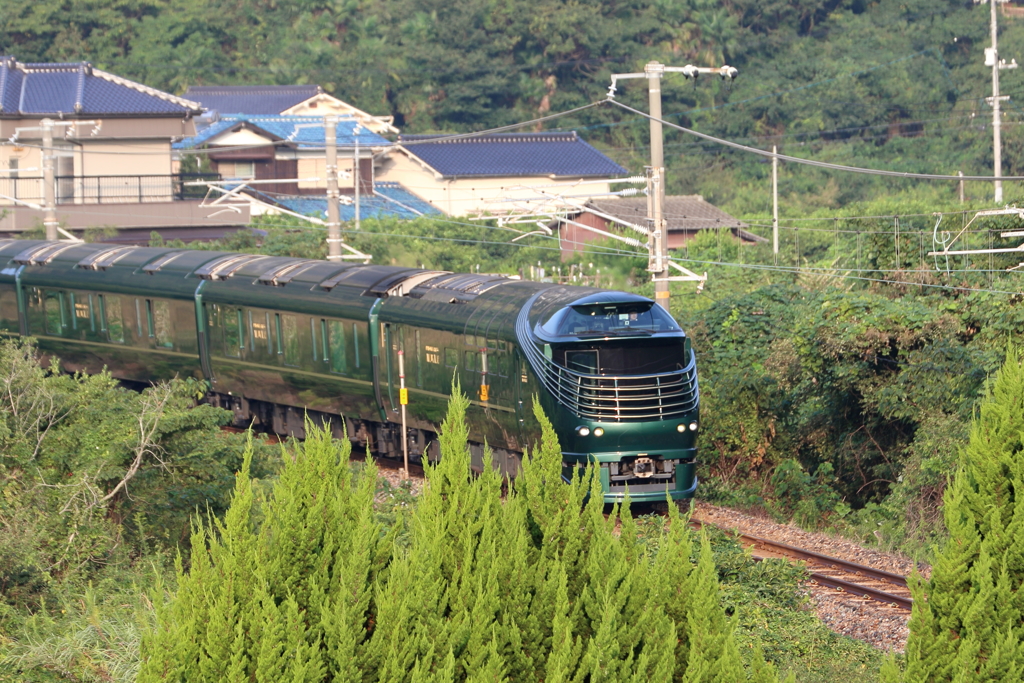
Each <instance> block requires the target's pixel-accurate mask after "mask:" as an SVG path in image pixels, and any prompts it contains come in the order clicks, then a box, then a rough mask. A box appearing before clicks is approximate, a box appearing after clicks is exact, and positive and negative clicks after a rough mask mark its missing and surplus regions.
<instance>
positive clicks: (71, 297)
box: [68, 292, 89, 330]
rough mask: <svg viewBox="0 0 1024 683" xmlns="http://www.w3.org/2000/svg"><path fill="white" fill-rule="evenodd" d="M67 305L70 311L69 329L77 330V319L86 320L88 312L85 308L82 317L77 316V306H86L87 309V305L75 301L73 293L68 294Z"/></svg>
mask: <svg viewBox="0 0 1024 683" xmlns="http://www.w3.org/2000/svg"><path fill="white" fill-rule="evenodd" d="M68 305H69V307H70V309H71V329H72V330H77V329H78V319H79V317H83V318H88V317H89V310H88V308H86V311H85V315H84V316H79V315H78V307H79V306H86V307H87V306H88V305H87V304H83V303H82V302H81V301H75V293H74V292H68Z"/></svg>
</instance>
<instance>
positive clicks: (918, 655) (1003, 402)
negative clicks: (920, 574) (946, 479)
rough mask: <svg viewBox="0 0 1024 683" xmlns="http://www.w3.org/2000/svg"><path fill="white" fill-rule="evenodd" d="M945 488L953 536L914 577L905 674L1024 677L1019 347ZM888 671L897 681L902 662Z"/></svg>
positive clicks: (1022, 376) (1023, 410)
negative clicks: (925, 573) (926, 571)
mask: <svg viewBox="0 0 1024 683" xmlns="http://www.w3.org/2000/svg"><path fill="white" fill-rule="evenodd" d="M960 461H961V462H960V467H959V468H958V470H957V472H956V473H955V475H954V476H953V479H952V481H951V483H950V486H949V487H948V488H947V490H946V492H945V497H944V502H945V506H944V509H943V516H944V519H945V522H946V527H947V529H948V530H949V540H948V541H947V542H946V543H945V545H944V547H943V548H942V551H941V553H940V554H939V555H938V557H937V558H936V561H935V564H934V566H933V567H932V574H931V578H930V580H928V581H923V580H921V579H919V578H918V579H917V580H915V581H912V582H911V589H912V591H913V594H914V610H913V615H912V617H911V621H910V637H909V639H908V641H907V649H906V672H905V674H904V675H903V676H904V678H905V680H907V681H911V682H913V683H917V682H918V681H928V682H935V683H939V682H943V681H965V682H966V681H971V682H974V681H979V682H981V681H1011V680H1021V679H1022V678H1024V622H1022V616H1024V590H1022V589H1021V587H1022V584H1024V369H1022V367H1021V357H1020V354H1019V352H1018V351H1017V350H1016V349H1012V348H1011V349H1010V350H1009V352H1008V354H1007V357H1006V362H1005V363H1004V364H1003V366H1002V368H1001V369H1000V371H999V372H998V374H997V375H996V377H995V379H994V381H993V382H992V384H991V386H990V389H989V392H988V395H987V396H986V398H985V400H984V401H983V402H982V404H981V406H980V409H979V413H978V416H977V419H975V421H974V424H973V425H972V427H971V436H970V441H969V443H968V445H967V447H966V448H965V449H964V452H963V453H962V455H961V458H960ZM884 673H885V676H884V678H885V679H886V680H889V681H895V680H897V679H898V678H899V674H898V672H897V671H896V669H895V667H892V666H889V667H887V669H886V670H885V672H884Z"/></svg>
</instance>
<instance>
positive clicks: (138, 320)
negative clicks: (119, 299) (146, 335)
mask: <svg viewBox="0 0 1024 683" xmlns="http://www.w3.org/2000/svg"><path fill="white" fill-rule="evenodd" d="M135 329H136V331H137V332H138V333H139V336H138V338H139V339H142V305H141V304H140V303H139V300H138V299H136V300H135Z"/></svg>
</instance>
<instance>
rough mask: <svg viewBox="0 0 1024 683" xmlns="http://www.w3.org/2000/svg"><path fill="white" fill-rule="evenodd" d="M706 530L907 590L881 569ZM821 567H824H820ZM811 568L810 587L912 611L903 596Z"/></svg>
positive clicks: (697, 524) (698, 523) (897, 576)
mask: <svg viewBox="0 0 1024 683" xmlns="http://www.w3.org/2000/svg"><path fill="white" fill-rule="evenodd" d="M690 524H691V525H692V526H694V527H696V528H701V527H703V526H704V525H705V522H702V521H700V520H696V519H694V520H690ZM707 525H708V526H712V527H714V528H716V529H719V530H721V531H723V532H725V533H727V534H731V535H733V536H734V537H735V538H736V539H737V540H738V541H739V542H740V543H742V544H743V545H744V546H746V547H748V548H751V549H752V550H754V549H761V550H764V551H766V552H768V553H773V554H774V555H775V556H782V557H784V558H788V559H795V560H802V561H805V562H807V563H808V564H809V565H817V566H818V568H819V569H826V570H836V571H841V572H844V573H846V574H851V575H853V576H856V577H863V578H865V579H867V580H870V581H879V582H882V583H887V584H890V585H892V586H894V587H897V588H904V589H906V588H907V578H906V577H905V576H901V575H900V574H894V573H892V572H887V571H885V570H882V569H875V568H874V567H868V566H865V565H862V564H858V563H857V562H850V561H848V560H841V559H839V558H837V557H831V556H829V555H823V554H821V553H818V552H814V551H813V550H806V549H804V548H798V547H796V546H792V545H789V544H787V543H780V542H778V541H770V540H768V539H766V538H760V537H758V536H752V535H750V534H745V533H740V532H735V531H733V530H731V529H726V528H722V527H719V526H718V525H715V524H710V523H707ZM771 556H772V555H761V556H758V555H757V554H756V553H755V559H758V560H760V559H765V558H766V557H771ZM822 565H824V566H823V567H822ZM814 569H815V567H814V566H808V574H809V577H810V579H811V581H812V582H813V583H816V584H818V585H820V586H826V587H828V588H834V589H836V590H840V591H843V592H844V593H849V594H850V595H854V596H857V597H863V598H867V599H870V600H875V601H877V602H884V603H886V604H889V605H893V606H894V607H899V608H901V609H906V610H909V609H912V608H913V606H914V601H913V599H911V598H908V597H906V596H903V595H896V594H893V593H889V592H887V591H883V590H881V589H878V588H874V587H872V586H866V585H864V584H861V583H856V582H854V581H847V580H845V579H840V578H836V577H835V576H831V575H829V574H825V573H822V572H821V571H814Z"/></svg>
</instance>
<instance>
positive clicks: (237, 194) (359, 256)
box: [187, 180, 373, 263]
mask: <svg viewBox="0 0 1024 683" xmlns="http://www.w3.org/2000/svg"><path fill="white" fill-rule="evenodd" d="M271 182H289V181H281V180H273V181H271ZM187 184H189V185H206V186H207V187H208V189H207V192H206V196H205V197H204V198H203V201H202V202H200V203H199V208H201V209H211V208H217V209H222V210H223V209H236V210H237V207H238V206H246V205H248V206H249V207H250V209H252V208H258V209H260V211H261V212H262V213H271V214H273V213H277V214H283V215H285V216H292V217H294V218H299V219H302V220H304V221H306V222H308V223H312V224H313V225H318V226H327V221H324V220H322V219H320V218H317V217H315V216H305V215H303V214H301V213H297V212H295V211H289V210H288V209H285V208H284V207H280V206H276V205H274V204H270V203H268V202H264V201H262V200H260V199H257V198H256V197H253V196H252V195H249V194H243V193H242V190H244V189H245V188H246V186H247V185H248V182H246V183H240V184H238V185H236V186H235V187H230V188H228V187H222V185H223V181H209V182H201V181H200V182H195V183H187ZM215 192H216V193H220V196H218V197H217V198H216V199H214V200H213V201H209V202H208V201H207V200H209V199H210V196H211V193H215ZM227 200H235V201H236V202H237V203H236V204H228V203H227ZM211 215H214V214H211ZM335 239H336V240H337V242H334V241H333V240H335ZM326 241H327V245H328V247H330V246H331V245H332V244H333V245H334V246H336V247H340V249H344V250H345V251H347V252H349V253H348V254H341V253H339V254H338V256H337V258H338V259H342V260H352V261H362V262H363V263H369V262H370V261H371V260H372V259H373V255H372V254H366V253H363V252H362V251H360V250H358V249H356V248H355V247H353V246H351V245H349V244H347V243H346V242H345V241H344V240H342V239H341V238H340V236H339V237H337V238H333V237H330V236H328V238H327V240H326ZM339 251H340V250H339ZM332 260H334V259H332Z"/></svg>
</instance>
